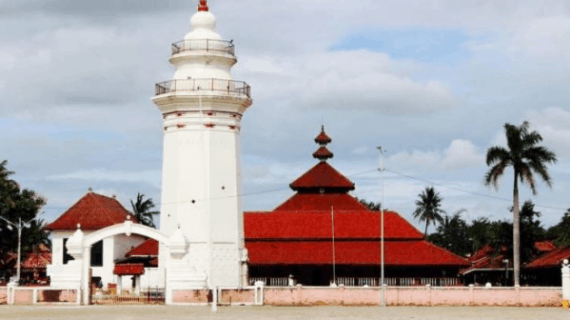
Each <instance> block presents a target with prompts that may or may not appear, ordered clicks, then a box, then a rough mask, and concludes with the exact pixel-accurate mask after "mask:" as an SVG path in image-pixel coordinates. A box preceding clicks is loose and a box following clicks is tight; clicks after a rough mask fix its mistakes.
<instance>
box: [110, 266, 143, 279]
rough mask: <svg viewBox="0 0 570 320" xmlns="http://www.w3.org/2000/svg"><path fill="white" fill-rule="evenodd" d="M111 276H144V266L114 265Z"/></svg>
mask: <svg viewBox="0 0 570 320" xmlns="http://www.w3.org/2000/svg"><path fill="white" fill-rule="evenodd" d="M113 274H116V275H118V276H140V275H142V274H144V264H142V263H121V264H116V265H115V269H113Z"/></svg>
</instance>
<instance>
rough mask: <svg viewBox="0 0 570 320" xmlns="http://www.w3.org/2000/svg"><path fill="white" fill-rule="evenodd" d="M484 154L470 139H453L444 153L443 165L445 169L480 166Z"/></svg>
mask: <svg viewBox="0 0 570 320" xmlns="http://www.w3.org/2000/svg"><path fill="white" fill-rule="evenodd" d="M483 162H484V159H483V155H482V154H480V153H479V152H478V150H477V147H475V145H474V144H473V143H471V141H469V140H453V141H452V142H451V145H450V146H449V148H447V149H446V150H445V151H444V153H443V161H442V165H443V167H444V168H445V169H463V168H469V167H476V166H480V165H481V164H482V163H483Z"/></svg>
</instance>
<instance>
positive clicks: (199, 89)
mask: <svg viewBox="0 0 570 320" xmlns="http://www.w3.org/2000/svg"><path fill="white" fill-rule="evenodd" d="M172 93H174V94H176V93H185V94H195V95H204V96H208V95H209V96H242V97H246V98H247V99H250V98H251V87H250V86H249V85H248V84H247V83H245V82H243V81H234V80H223V79H183V80H170V81H165V82H161V83H157V84H156V86H155V95H156V96H161V95H165V94H172Z"/></svg>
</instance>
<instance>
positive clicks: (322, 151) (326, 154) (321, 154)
mask: <svg viewBox="0 0 570 320" xmlns="http://www.w3.org/2000/svg"><path fill="white" fill-rule="evenodd" d="M332 157H334V154H333V153H332V152H330V151H329V149H327V147H320V148H319V149H318V150H317V151H315V153H313V158H315V159H319V160H326V159H330V158H332Z"/></svg>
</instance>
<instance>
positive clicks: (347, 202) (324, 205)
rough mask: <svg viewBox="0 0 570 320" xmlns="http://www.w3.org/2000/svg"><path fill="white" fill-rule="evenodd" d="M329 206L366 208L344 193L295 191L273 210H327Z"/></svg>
mask: <svg viewBox="0 0 570 320" xmlns="http://www.w3.org/2000/svg"><path fill="white" fill-rule="evenodd" d="M331 207H333V208H336V210H368V209H367V208H366V207H365V206H364V205H363V204H361V203H360V202H358V200H356V199H355V198H354V197H353V196H351V195H349V194H346V193H322V194H314V193H313V194H311V193H296V194H294V195H293V196H292V197H291V198H289V199H287V201H285V202H283V203H282V204H281V205H279V206H278V207H277V208H275V211H297V210H307V211H313V210H323V211H327V210H330V209H331Z"/></svg>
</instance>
